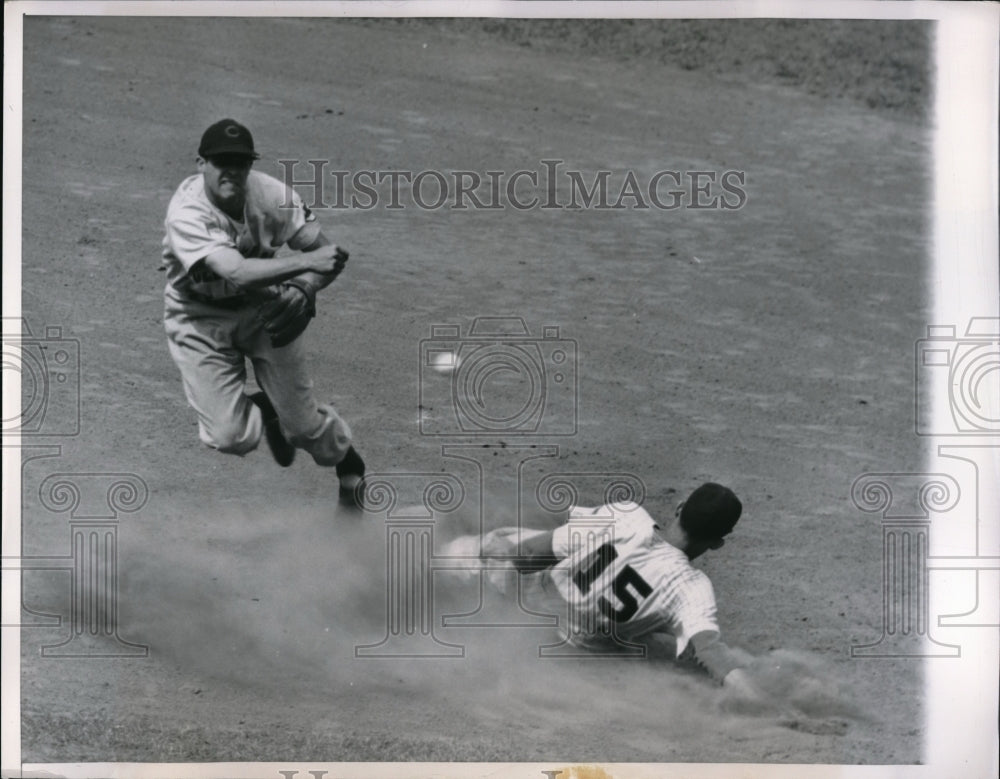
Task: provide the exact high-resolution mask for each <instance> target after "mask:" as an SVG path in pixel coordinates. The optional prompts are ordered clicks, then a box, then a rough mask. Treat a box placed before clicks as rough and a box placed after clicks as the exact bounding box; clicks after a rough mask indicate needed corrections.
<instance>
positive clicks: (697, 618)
mask: <svg viewBox="0 0 1000 779" xmlns="http://www.w3.org/2000/svg"><path fill="white" fill-rule="evenodd" d="M693 573H695V574H696V575H695V576H693V577H692V578H691V579H689V580H688V581H686V582H685V583H684V586H683V587H678V588H677V593H676V595H675V596H674V602H673V603H672V604H671V605H672V609H671V610H672V612H673V614H674V620H675V622H676V625H677V629H676V631H675V635H676V636H677V653H678V654H680V653H681V652H683V651H684V649H685V647H687V644H688V642H689V641H690V640H691V638H692V637H693V636H695V635H697V634H698V633H702V632H705V631H710V632H715V633H718V632H719V622H718V619H717V617H716V608H715V591H714V590H713V588H712V582H711V581H709V579H708V577H707V576H705V574H703V573H702V572H701V571H693Z"/></svg>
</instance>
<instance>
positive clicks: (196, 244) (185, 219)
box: [164, 204, 236, 270]
mask: <svg viewBox="0 0 1000 779" xmlns="http://www.w3.org/2000/svg"><path fill="white" fill-rule="evenodd" d="M164 229H165V230H166V240H167V243H168V244H169V246H170V251H171V252H172V253H173V255H174V257H176V258H177V260H178V262H180V263H181V265H183V266H184V269H185V270H191V268H192V267H193V266H194V265H195V263H197V262H198V261H199V260H203V259H205V258H206V257H207V256H208V255H210V254H211V253H212V252H214V251H216V250H218V249H235V248H236V244H235V243H233V239H232V238H231V237H230V236H229V234H228V233H227V232H226V231H225V230H224V229H223V228H222V226H221V225H220V224H219V223H218V221H217V220H215V219H213V218H212V215H211V214H209V213H206V212H205V211H203V210H202V209H200V208H198V207H197V206H196V205H193V204H191V205H185V206H181V207H180V208H178V209H177V210H176V211H174V212H173V213H171V214H169V215H168V216H167V220H166V222H165V224H164Z"/></svg>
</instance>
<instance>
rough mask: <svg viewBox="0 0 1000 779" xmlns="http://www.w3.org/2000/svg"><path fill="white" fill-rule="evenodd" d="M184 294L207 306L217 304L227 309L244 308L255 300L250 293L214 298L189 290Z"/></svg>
mask: <svg viewBox="0 0 1000 779" xmlns="http://www.w3.org/2000/svg"><path fill="white" fill-rule="evenodd" d="M184 296H185V297H187V298H189V299H191V300H193V301H195V302H196V303H204V304H205V305H206V306H216V307H218V308H225V309H235V308H243V306H248V305H250V304H251V303H253V302H255V301H254V300H253V299H252V298H251V297H250V296H249V295H234V296H233V297H228V298H213V297H209V296H208V295H202V294H201V293H199V292H192V291H190V290H188V291H187V292H185V293H184Z"/></svg>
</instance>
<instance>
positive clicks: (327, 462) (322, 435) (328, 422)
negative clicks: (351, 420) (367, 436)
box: [288, 405, 351, 467]
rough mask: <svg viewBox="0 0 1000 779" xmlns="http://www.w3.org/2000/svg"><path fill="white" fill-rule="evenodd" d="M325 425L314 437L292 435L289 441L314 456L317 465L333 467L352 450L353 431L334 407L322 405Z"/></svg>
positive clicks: (321, 410) (320, 408) (321, 409)
mask: <svg viewBox="0 0 1000 779" xmlns="http://www.w3.org/2000/svg"><path fill="white" fill-rule="evenodd" d="M319 410H320V413H322V414H323V416H324V420H323V425H322V427H321V428H320V429H319V431H318V432H315V433H313V434H312V435H292V436H289V439H288V440H289V441H291V442H292V444H294V445H295V446H296V447H298V448H299V449H304V450H305V451H307V452H309V454H310V455H312V458H313V460H314V461H315V462H316V464H317V465H322V466H326V467H333V466H335V465H336V464H337V463H339V462H340V461H341V460H343V459H344V456H345V455H346V454H347V450H348V449H350V448H351V429H350V428H349V427H348V426H347V423H346V422H345V421H344V420H343V419H341V418H340V416H339V415H338V414H337V412H336V411H335V410H334V409H333V407H332V406H326V405H321V406H320V407H319Z"/></svg>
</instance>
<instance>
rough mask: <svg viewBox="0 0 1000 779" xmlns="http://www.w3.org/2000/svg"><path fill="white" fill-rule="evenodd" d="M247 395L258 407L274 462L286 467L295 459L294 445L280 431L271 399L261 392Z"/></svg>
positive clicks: (276, 413)
mask: <svg viewBox="0 0 1000 779" xmlns="http://www.w3.org/2000/svg"><path fill="white" fill-rule="evenodd" d="M248 397H249V398H250V400H251V401H252V402H253V403H254V405H256V406H257V408H259V409H260V414H261V416H262V417H263V419H264V438H265V439H266V440H267V446H268V448H269V449H270V450H271V454H272V455H273V456H274V460H275V462H277V463H278V465H280V466H281V467H282V468H287V467H288V466H289V465H291V464H292V462H294V460H295V447H294V446H292V444H291V443H290V442H289V440H288V439H287V438H285V434H284V433H282V432H281V425H279V424H278V412H277V411H275V410H274V406H272V405H271V399H270V398H268V397H267V395H265V394H264V393H263V392H255V393H253V394H252V395H249V396H248Z"/></svg>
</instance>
